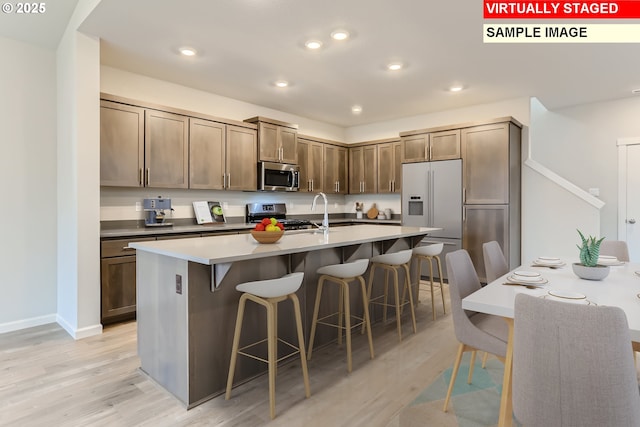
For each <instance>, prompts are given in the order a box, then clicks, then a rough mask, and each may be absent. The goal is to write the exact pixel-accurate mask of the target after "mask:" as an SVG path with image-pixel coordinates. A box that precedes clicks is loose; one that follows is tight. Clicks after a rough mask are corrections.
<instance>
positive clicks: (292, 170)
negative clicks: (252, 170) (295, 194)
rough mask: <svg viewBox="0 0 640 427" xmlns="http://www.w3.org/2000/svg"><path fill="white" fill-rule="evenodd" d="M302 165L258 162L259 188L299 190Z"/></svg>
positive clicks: (265, 189) (266, 189)
mask: <svg viewBox="0 0 640 427" xmlns="http://www.w3.org/2000/svg"><path fill="white" fill-rule="evenodd" d="M299 189H300V166H298V165H290V164H285V163H273V162H259V163H258V190H263V191H298V190H299Z"/></svg>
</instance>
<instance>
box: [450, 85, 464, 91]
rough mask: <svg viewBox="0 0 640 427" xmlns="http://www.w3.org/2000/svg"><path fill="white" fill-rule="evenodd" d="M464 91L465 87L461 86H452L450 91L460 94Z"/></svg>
mask: <svg viewBox="0 0 640 427" xmlns="http://www.w3.org/2000/svg"><path fill="white" fill-rule="evenodd" d="M462 89H464V87H463V86H459V85H458V86H451V87H450V88H449V91H450V92H460V91H461V90H462Z"/></svg>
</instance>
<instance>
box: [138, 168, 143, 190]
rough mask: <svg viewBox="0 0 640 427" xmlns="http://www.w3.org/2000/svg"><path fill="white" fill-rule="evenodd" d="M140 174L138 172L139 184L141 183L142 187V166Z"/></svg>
mask: <svg viewBox="0 0 640 427" xmlns="http://www.w3.org/2000/svg"><path fill="white" fill-rule="evenodd" d="M139 172H140V173H139V174H138V185H140V187H142V168H140V169H139Z"/></svg>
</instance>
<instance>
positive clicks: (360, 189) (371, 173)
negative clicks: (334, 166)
mask: <svg viewBox="0 0 640 427" xmlns="http://www.w3.org/2000/svg"><path fill="white" fill-rule="evenodd" d="M377 191H378V147H377V145H376V144H371V145H360V146H357V147H349V193H351V194H357V193H376V192H377Z"/></svg>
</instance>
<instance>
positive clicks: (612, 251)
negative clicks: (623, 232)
mask: <svg viewBox="0 0 640 427" xmlns="http://www.w3.org/2000/svg"><path fill="white" fill-rule="evenodd" d="M600 255H609V256H614V257H616V258H618V260H620V261H624V262H629V247H628V246H627V242H625V241H624V240H607V239H605V240H603V241H602V243H600Z"/></svg>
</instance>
